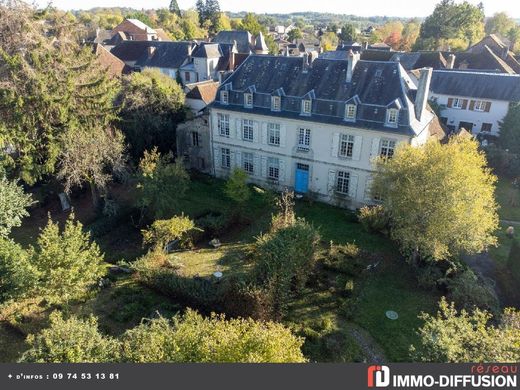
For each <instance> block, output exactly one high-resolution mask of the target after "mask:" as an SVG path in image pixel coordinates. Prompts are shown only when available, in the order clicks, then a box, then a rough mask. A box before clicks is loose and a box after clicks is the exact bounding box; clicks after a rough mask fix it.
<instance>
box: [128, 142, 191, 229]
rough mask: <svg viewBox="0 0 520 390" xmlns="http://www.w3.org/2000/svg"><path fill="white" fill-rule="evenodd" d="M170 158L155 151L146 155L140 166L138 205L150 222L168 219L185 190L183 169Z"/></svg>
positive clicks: (185, 179) (184, 170)
mask: <svg viewBox="0 0 520 390" xmlns="http://www.w3.org/2000/svg"><path fill="white" fill-rule="evenodd" d="M172 158H173V157H172V155H171V154H169V155H164V156H161V154H160V153H159V152H158V151H157V149H156V148H154V149H153V150H152V151H150V152H147V151H146V152H145V153H144V156H143V158H142V159H141V161H140V162H139V172H138V190H139V197H138V201H137V205H138V206H139V207H141V209H142V210H143V213H145V214H147V215H148V216H150V217H153V219H160V218H164V217H170V216H171V215H172V214H173V213H174V212H175V210H176V208H177V206H178V202H179V198H181V197H182V196H184V193H185V192H186V190H187V189H188V184H189V175H188V173H187V172H186V169H184V166H183V165H182V162H180V161H177V162H175V163H174V162H173V161H172Z"/></svg>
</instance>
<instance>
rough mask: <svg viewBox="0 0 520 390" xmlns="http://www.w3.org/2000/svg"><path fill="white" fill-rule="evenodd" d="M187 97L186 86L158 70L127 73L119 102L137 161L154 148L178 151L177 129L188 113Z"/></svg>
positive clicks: (166, 151) (126, 133) (133, 155)
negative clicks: (186, 107)
mask: <svg viewBox="0 0 520 390" xmlns="http://www.w3.org/2000/svg"><path fill="white" fill-rule="evenodd" d="M184 100H185V95H184V92H183V90H182V87H181V86H180V85H179V84H178V83H177V82H176V81H175V80H174V79H172V78H171V77H168V76H166V75H164V74H162V73H161V72H159V71H158V70H150V69H145V70H144V71H143V72H135V73H132V74H131V75H129V76H125V78H124V79H123V86H122V88H121V92H120V94H119V97H118V102H119V104H120V106H121V117H122V121H121V127H122V129H123V132H124V134H125V135H126V139H127V142H128V143H129V145H130V154H131V156H132V157H133V159H134V160H139V159H140V158H141V157H142V156H143V153H144V151H145V150H150V149H152V148H153V147H157V149H158V151H159V152H161V153H168V152H170V151H172V150H176V148H175V144H176V141H175V129H176V127H177V124H178V123H180V122H181V121H183V120H184V118H185V115H186V110H185V106H184Z"/></svg>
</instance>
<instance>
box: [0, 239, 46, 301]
mask: <svg viewBox="0 0 520 390" xmlns="http://www.w3.org/2000/svg"><path fill="white" fill-rule="evenodd" d="M30 257H31V255H30V253H28V252H27V251H25V250H24V249H23V248H22V247H21V246H20V245H18V244H16V243H15V242H13V241H11V240H8V239H4V238H1V237H0V303H1V302H2V301H4V300H8V299H12V298H19V297H21V296H24V295H30V294H31V293H32V292H33V290H34V288H35V287H36V285H37V282H38V271H37V269H36V268H35V267H34V265H33V264H32V263H31V258H30Z"/></svg>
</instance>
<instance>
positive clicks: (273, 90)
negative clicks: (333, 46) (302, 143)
mask: <svg viewBox="0 0 520 390" xmlns="http://www.w3.org/2000/svg"><path fill="white" fill-rule="evenodd" d="M347 67H348V61H347V60H330V59H320V58H319V59H317V60H315V61H314V62H313V63H312V65H311V66H310V67H309V66H308V65H307V66H306V65H305V64H304V60H303V59H302V58H298V57H283V56H256V55H252V56H249V58H248V59H247V60H246V61H245V62H244V63H243V64H242V65H241V66H240V67H239V68H237V70H236V71H235V72H234V73H233V74H232V75H231V76H230V77H229V78H228V79H227V80H226V81H225V82H224V83H223V85H222V86H221V87H220V88H221V89H226V90H228V91H229V104H228V105H223V104H221V103H220V102H219V99H220V96H218V97H217V100H216V101H215V103H214V107H218V108H225V109H230V110H238V111H241V110H243V94H244V92H245V91H246V90H248V89H249V88H251V86H254V87H255V91H256V92H255V96H254V102H253V112H255V113H260V114H265V115H273V116H282V117H288V118H299V119H301V120H309V121H318V122H320V121H321V122H326V123H337V124H345V122H344V112H345V103H346V102H356V103H357V102H359V104H358V110H357V112H358V118H357V120H356V123H355V124H352V123H349V124H348V125H349V126H358V127H363V128H372V129H380V130H384V131H391V132H400V133H403V134H408V135H411V134H418V133H420V132H421V131H422V130H423V129H424V127H425V126H426V125H425V124H424V122H423V123H422V124H420V123H418V122H417V120H415V114H414V113H415V112H414V107H413V103H412V102H413V101H414V99H415V95H416V87H415V85H414V84H413V82H412V81H411V80H410V78H409V77H408V75H407V74H406V72H405V71H404V69H403V68H402V67H401V65H400V64H399V63H398V62H376V61H362V60H360V61H358V62H357V64H356V66H355V69H354V72H353V76H352V80H351V81H350V82H347ZM280 91H283V93H281V92H280ZM310 91H312V92H313V97H314V98H313V107H312V113H311V116H310V117H307V118H303V117H301V116H300V113H301V101H302V99H304V98H308V96H309V92H310ZM273 95H281V96H282V110H281V112H277V113H274V112H271V111H270V107H271V96H273ZM396 102H397V103H396ZM396 105H397V106H400V107H401V110H400V115H399V126H398V127H397V128H396V129H390V128H388V127H385V121H386V109H387V108H390V107H395V106H396ZM246 110H247V109H246ZM250 111H251V109H249V112H250ZM427 117H428V118H429V119H428V120H429V121H431V119H432V118H433V115H432V114H431V113H429V115H427Z"/></svg>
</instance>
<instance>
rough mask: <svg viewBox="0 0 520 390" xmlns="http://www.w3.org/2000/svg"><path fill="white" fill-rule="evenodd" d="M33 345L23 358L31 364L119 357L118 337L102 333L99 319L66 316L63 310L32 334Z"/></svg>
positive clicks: (28, 339) (99, 361)
mask: <svg viewBox="0 0 520 390" xmlns="http://www.w3.org/2000/svg"><path fill="white" fill-rule="evenodd" d="M27 342H28V343H29V345H30V346H31V348H30V349H29V350H28V351H27V352H25V353H24V354H23V356H22V358H21V361H22V362H28V363H102V362H114V361H117V359H118V352H119V351H118V348H119V346H118V343H117V341H116V340H114V339H112V338H110V337H105V336H103V335H101V334H100V333H99V330H98V325H97V320H96V319H95V318H93V317H91V318H89V319H87V320H79V319H77V318H70V319H67V320H65V319H63V316H62V314H61V313H59V312H54V313H52V314H51V316H50V327H49V328H47V329H44V330H43V331H42V332H41V333H39V334H37V335H30V336H29V337H28V338H27Z"/></svg>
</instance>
